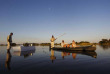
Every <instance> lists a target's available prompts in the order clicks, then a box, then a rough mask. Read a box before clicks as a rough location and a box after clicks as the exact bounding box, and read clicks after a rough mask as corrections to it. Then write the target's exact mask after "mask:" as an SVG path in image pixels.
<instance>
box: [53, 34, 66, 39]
mask: <svg viewBox="0 0 110 74" xmlns="http://www.w3.org/2000/svg"><path fill="white" fill-rule="evenodd" d="M65 34H66V33H64V34H62V35H60V36H59V37H57V38H56V39H58V38H60V37H62V36H63V35H65ZM56 39H55V40H56Z"/></svg>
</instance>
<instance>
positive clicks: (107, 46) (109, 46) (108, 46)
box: [100, 45, 110, 50]
mask: <svg viewBox="0 0 110 74" xmlns="http://www.w3.org/2000/svg"><path fill="white" fill-rule="evenodd" d="M100 46H101V47H102V48H103V49H104V50H108V49H109V48H110V45H100Z"/></svg>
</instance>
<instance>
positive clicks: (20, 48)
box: [13, 46, 35, 51]
mask: <svg viewBox="0 0 110 74" xmlns="http://www.w3.org/2000/svg"><path fill="white" fill-rule="evenodd" d="M13 50H14V51H32V50H35V46H16V47H13Z"/></svg>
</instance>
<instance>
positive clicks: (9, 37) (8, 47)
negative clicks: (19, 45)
mask: <svg viewBox="0 0 110 74" xmlns="http://www.w3.org/2000/svg"><path fill="white" fill-rule="evenodd" d="M12 35H13V33H10V35H9V36H8V37H7V51H9V50H10V49H11V45H12Z"/></svg>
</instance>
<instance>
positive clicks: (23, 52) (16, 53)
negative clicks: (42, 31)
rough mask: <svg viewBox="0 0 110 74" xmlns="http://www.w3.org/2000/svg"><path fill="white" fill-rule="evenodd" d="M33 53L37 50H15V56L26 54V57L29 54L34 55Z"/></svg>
mask: <svg viewBox="0 0 110 74" xmlns="http://www.w3.org/2000/svg"><path fill="white" fill-rule="evenodd" d="M33 53H35V50H31V51H14V52H13V55H15V56H24V58H27V57H29V56H32V55H33Z"/></svg>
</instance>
